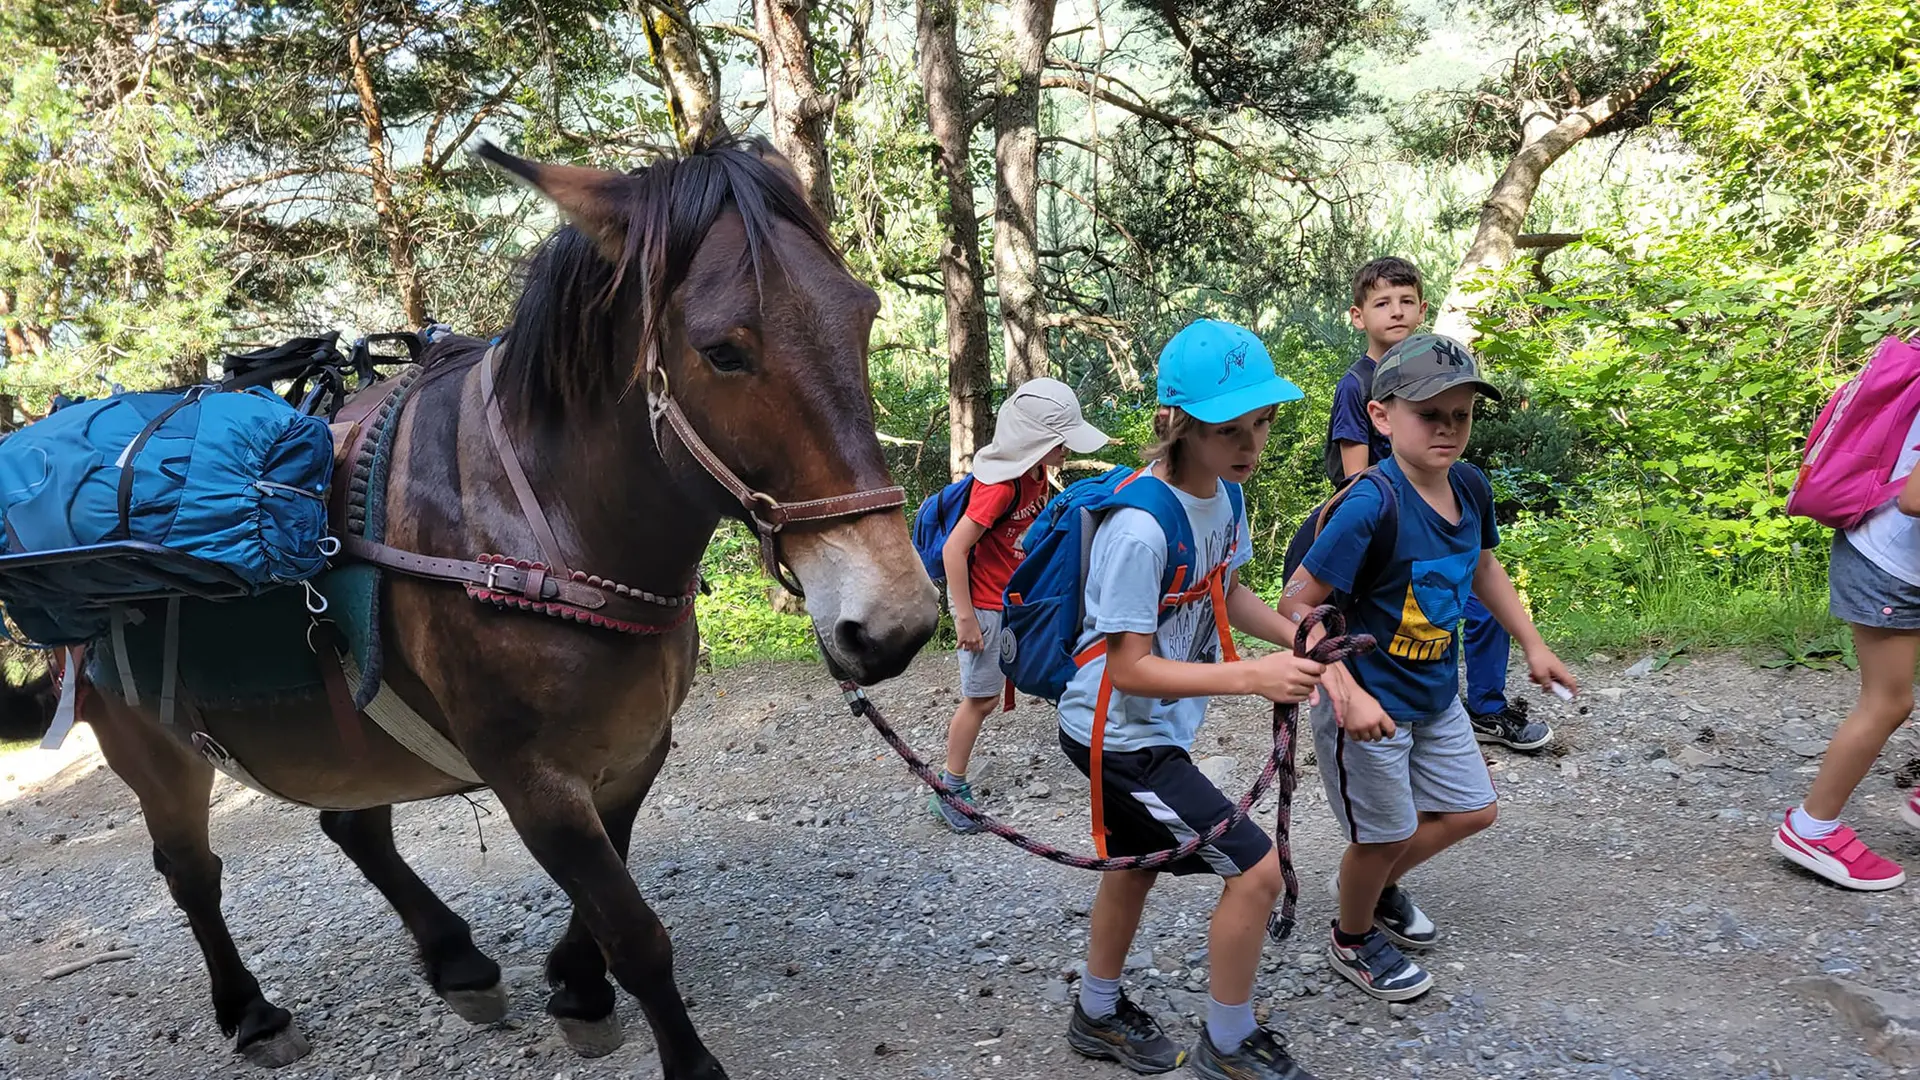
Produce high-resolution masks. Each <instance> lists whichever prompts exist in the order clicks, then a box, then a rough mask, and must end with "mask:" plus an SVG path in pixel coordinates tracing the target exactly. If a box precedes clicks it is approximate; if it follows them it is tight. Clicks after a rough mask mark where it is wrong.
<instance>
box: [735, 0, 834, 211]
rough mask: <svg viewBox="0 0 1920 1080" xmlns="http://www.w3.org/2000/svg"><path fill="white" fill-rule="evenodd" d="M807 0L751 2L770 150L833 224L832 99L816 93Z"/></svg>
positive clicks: (816, 83) (815, 207) (809, 199)
mask: <svg viewBox="0 0 1920 1080" xmlns="http://www.w3.org/2000/svg"><path fill="white" fill-rule="evenodd" d="M808 6H809V4H808V0H754V5H753V22H754V26H755V28H756V29H757V30H758V32H759V34H760V66H761V69H762V70H763V71H764V72H765V73H766V80H767V109H768V111H770V112H771V113H772V114H773V117H772V119H773V123H772V127H773V148H774V149H776V150H778V151H780V153H781V154H783V155H785V156H786V159H787V163H788V164H790V165H792V166H793V172H794V175H795V176H797V177H798V178H799V180H800V190H802V191H804V192H806V194H807V201H808V202H810V203H812V204H813V208H814V209H815V210H816V211H818V212H819V214H820V217H821V219H822V220H824V221H832V220H833V174H832V173H831V172H830V171H829V170H828V166H827V121H828V120H829V119H830V118H831V117H832V116H833V110H834V107H835V105H836V104H837V101H836V98H835V95H833V94H823V93H821V92H820V81H819V79H818V78H817V77H815V75H814V70H813V38H812V35H811V34H810V33H809V32H808V30H807V14H808V11H807V9H808Z"/></svg>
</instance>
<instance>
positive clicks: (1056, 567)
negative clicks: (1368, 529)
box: [1000, 465, 1245, 731]
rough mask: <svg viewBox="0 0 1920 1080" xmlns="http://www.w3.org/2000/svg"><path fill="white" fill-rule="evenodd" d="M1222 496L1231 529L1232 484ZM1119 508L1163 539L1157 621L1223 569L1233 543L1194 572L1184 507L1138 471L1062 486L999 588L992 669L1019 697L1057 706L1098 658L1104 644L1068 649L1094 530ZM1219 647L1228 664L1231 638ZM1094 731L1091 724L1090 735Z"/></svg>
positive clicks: (1074, 640)
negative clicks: (1217, 561)
mask: <svg viewBox="0 0 1920 1080" xmlns="http://www.w3.org/2000/svg"><path fill="white" fill-rule="evenodd" d="M1226 489H1227V496H1228V498H1229V499H1230V500H1231V501H1232V503H1233V516H1234V520H1235V521H1236V522H1237V521H1238V520H1239V519H1240V514H1241V508H1242V507H1243V506H1244V505H1245V502H1244V496H1243V495H1242V494H1241V491H1240V485H1238V484H1227V485H1226ZM1126 506H1130V507H1133V508H1135V509H1138V510H1145V511H1146V512H1147V513H1149V514H1152V515H1153V518H1154V520H1155V521H1157V522H1159V523H1160V529H1161V531H1162V532H1164V533H1165V534H1166V536H1167V549H1168V558H1167V569H1166V573H1165V574H1164V575H1163V576H1162V578H1161V582H1160V592H1161V600H1160V604H1161V618H1162V619H1164V618H1165V617H1166V616H1167V614H1168V613H1170V612H1171V611H1172V610H1173V609H1174V608H1176V607H1180V606H1181V605H1183V604H1189V603H1192V602H1193V601H1195V600H1198V599H1199V598H1200V597H1202V596H1206V595H1208V594H1209V590H1210V586H1211V585H1213V584H1216V583H1218V582H1217V581H1216V579H1218V578H1220V577H1221V576H1222V575H1223V574H1224V570H1225V567H1226V566H1227V565H1230V564H1231V562H1232V559H1233V551H1234V548H1235V547H1237V545H1238V541H1237V540H1236V542H1235V544H1234V545H1230V546H1229V547H1228V550H1227V554H1226V557H1225V559H1223V560H1222V563H1221V565H1220V566H1219V567H1203V566H1200V565H1198V563H1197V560H1198V559H1199V557H1200V552H1199V550H1198V548H1197V546H1196V545H1195V544H1194V540H1193V526H1192V524H1191V523H1190V522H1189V521H1188V520H1187V511H1186V507H1184V506H1182V505H1181V504H1180V500H1179V498H1178V497H1177V496H1175V495H1174V493H1173V489H1172V488H1170V487H1168V486H1167V485H1166V483H1165V482H1164V481H1162V480H1160V479H1159V478H1157V477H1155V476H1153V475H1152V474H1151V473H1149V472H1148V471H1147V470H1146V469H1134V468H1130V467H1128V466H1125V465H1122V466H1118V467H1116V468H1114V469H1111V470H1109V471H1108V472H1106V473H1105V474H1103V475H1101V476H1097V477H1090V478H1088V479H1086V480H1080V481H1076V482H1075V483H1073V484H1070V485H1068V487H1067V489H1066V490H1065V491H1062V492H1061V493H1060V494H1058V495H1055V496H1054V497H1053V500H1052V501H1051V502H1049V503H1047V505H1046V508H1045V509H1044V510H1042V511H1040V516H1039V517H1038V518H1037V519H1035V521H1034V523H1033V525H1032V526H1031V527H1029V528H1028V529H1027V535H1026V543H1025V545H1024V546H1025V548H1026V560H1025V561H1024V562H1022V563H1021V564H1020V568H1019V569H1018V570H1015V571H1014V572H1013V578H1012V579H1011V580H1010V581H1008V582H1007V591H1006V596H1005V598H1004V604H1005V608H1004V618H1005V622H1004V624H1003V626H1002V629H1001V637H1000V642H1001V645H1000V670H1001V671H1003V672H1005V673H1006V676H1007V678H1008V679H1009V680H1011V681H1012V682H1013V685H1014V687H1015V688H1016V689H1018V690H1020V691H1021V692H1022V693H1026V694H1032V695H1033V696H1035V697H1040V698H1045V699H1047V700H1048V701H1054V702H1058V701H1059V700H1060V697H1061V695H1062V694H1065V693H1066V690H1067V684H1068V683H1069V682H1071V681H1073V673H1074V672H1075V671H1077V670H1079V669H1080V667H1081V666H1083V665H1084V664H1086V663H1087V662H1088V661H1090V660H1092V659H1094V658H1095V657H1097V656H1099V655H1101V653H1102V652H1103V651H1104V647H1105V642H1097V643H1095V645H1094V646H1093V647H1092V648H1090V649H1089V650H1087V652H1086V653H1085V654H1083V655H1076V654H1075V652H1074V649H1075V647H1076V646H1077V645H1078V644H1079V638H1080V629H1081V624H1082V622H1083V621H1084V612H1083V609H1082V602H1083V599H1084V597H1085V593H1086V583H1087V569H1088V562H1089V560H1090V558H1091V556H1092V553H1093V534H1094V531H1095V530H1096V529H1098V528H1099V523H1100V519H1101V518H1102V517H1104V516H1105V515H1106V513H1107V512H1108V511H1110V510H1115V509H1118V508H1120V507H1126ZM1223 610H1224V609H1223ZM1221 644H1222V648H1223V650H1224V651H1225V653H1226V655H1227V656H1228V657H1229V658H1232V655H1233V643H1232V641H1231V639H1230V638H1228V637H1227V636H1226V635H1224V634H1223V635H1222V642H1221ZM1101 726H1102V725H1100V724H1098V723H1096V724H1095V730H1096V731H1098V730H1099V728H1100V727H1101Z"/></svg>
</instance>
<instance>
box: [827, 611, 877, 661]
mask: <svg viewBox="0 0 1920 1080" xmlns="http://www.w3.org/2000/svg"><path fill="white" fill-rule="evenodd" d="M833 643H834V644H835V645H838V646H840V651H841V652H843V653H845V654H847V655H848V656H858V657H867V656H871V655H872V650H873V648H874V641H873V636H872V635H871V634H869V633H867V624H866V623H863V622H861V621H860V620H858V619H842V620H840V622H838V623H837V624H835V625H834V628H833Z"/></svg>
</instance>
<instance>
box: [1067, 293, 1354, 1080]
mask: <svg viewBox="0 0 1920 1080" xmlns="http://www.w3.org/2000/svg"><path fill="white" fill-rule="evenodd" d="M1159 391H1160V393H1159V400H1160V407H1159V409H1158V410H1157V411H1156V412H1155V414H1154V421H1153V431H1154V438H1155V442H1154V445H1153V446H1152V447H1151V448H1150V449H1149V450H1148V452H1147V457H1148V460H1149V462H1150V464H1149V466H1148V467H1147V469H1146V470H1143V472H1142V474H1141V475H1140V476H1139V477H1138V479H1137V480H1135V481H1133V482H1136V483H1164V484H1166V485H1168V486H1169V487H1170V488H1171V489H1172V491H1173V493H1174V494H1175V495H1176V496H1177V497H1178V500H1179V503H1180V505H1181V507H1182V508H1183V509H1184V510H1185V511H1186V514H1187V518H1188V521H1189V523H1190V524H1191V526H1192V531H1193V537H1194V543H1195V545H1196V546H1197V547H1198V549H1199V555H1200V558H1199V559H1198V560H1196V563H1195V564H1196V565H1198V566H1202V567H1212V568H1213V569H1212V570H1211V572H1210V573H1209V574H1208V577H1207V579H1206V580H1207V586H1208V587H1207V588H1204V589H1197V590H1190V594H1191V593H1197V594H1198V595H1197V596H1195V598H1194V599H1193V600H1192V601H1191V602H1188V603H1184V604H1179V605H1176V606H1172V607H1171V608H1170V609H1168V610H1166V611H1163V610H1162V596H1161V582H1162V574H1163V573H1164V571H1165V569H1166V567H1167V564H1168V558H1169V552H1168V539H1167V536H1166V533H1165V531H1164V530H1163V529H1162V528H1161V526H1160V524H1159V522H1158V521H1157V520H1156V519H1155V518H1154V516H1153V515H1152V514H1150V513H1148V512H1146V511H1144V510H1138V509H1132V508H1120V509H1116V510H1113V511H1111V512H1109V513H1108V515H1107V516H1106V518H1105V519H1104V520H1102V521H1101V522H1100V524H1099V527H1098V529H1097V531H1096V532H1095V533H1094V538H1093V543H1092V551H1091V554H1090V556H1089V561H1088V564H1087V565H1088V570H1087V579H1086V581H1085V583H1084V586H1085V590H1086V592H1085V596H1084V604H1083V608H1084V618H1083V622H1082V625H1081V633H1080V637H1079V640H1078V641H1077V642H1076V643H1075V646H1074V650H1075V654H1076V655H1081V656H1089V655H1091V656H1092V658H1091V659H1089V660H1088V661H1087V662H1086V664H1085V666H1083V667H1081V668H1080V669H1079V671H1078V672H1077V673H1076V675H1075V676H1074V678H1073V681H1072V682H1071V683H1070V684H1069V685H1068V687H1067V691H1066V693H1065V694H1064V695H1063V696H1062V697H1061V699H1060V746H1061V748H1062V749H1063V750H1065V751H1066V754H1067V756H1068V758H1070V759H1071V760H1072V761H1073V763H1074V764H1075V765H1076V766H1077V767H1078V768H1079V769H1080V770H1081V771H1082V772H1084V773H1088V774H1089V775H1091V773H1092V755H1093V751H1092V749H1091V747H1092V744H1093V738H1092V733H1093V730H1094V725H1095V724H1096V723H1098V724H1100V725H1102V727H1101V730H1102V732H1103V742H1104V754H1103V756H1102V758H1101V765H1102V768H1101V790H1100V791H1098V792H1095V793H1094V798H1095V799H1096V800H1097V802H1096V805H1097V806H1099V807H1100V808H1101V809H1102V812H1103V815H1104V820H1105V824H1106V828H1107V850H1108V851H1109V852H1110V853H1112V854H1115V855H1137V854H1146V853H1149V852H1153V851H1160V850H1164V849H1166V848H1171V847H1175V846H1177V845H1178V844H1179V843H1181V842H1182V841H1184V840H1187V839H1189V838H1191V837H1194V836H1197V835H1201V834H1204V833H1205V832H1207V831H1208V830H1209V829H1211V828H1213V827H1214V826H1215V825H1217V824H1219V823H1220V822H1222V821H1224V820H1226V819H1228V818H1229V817H1231V816H1232V814H1233V803H1232V802H1231V801H1229V800H1228V799H1227V797H1226V796H1225V795H1224V794H1222V793H1221V792H1220V789H1219V788H1217V787H1215V786H1214V785H1213V782H1212V781H1210V780H1208V779H1207V777H1206V776H1205V775H1204V774H1203V773H1201V772H1200V770H1199V769H1198V768H1197V767H1196V766H1195V765H1194V762H1193V759H1192V757H1191V756H1190V751H1191V749H1192V747H1193V740H1194V736H1195V734H1196V732H1197V731H1198V730H1199V727H1200V725H1201V723H1202V722H1203V721H1204V720H1205V719H1206V711H1207V698H1208V696H1209V695H1212V694H1252V695H1258V696H1260V697H1264V698H1267V699H1268V700H1270V701H1276V702H1300V701H1303V700H1305V699H1306V698H1307V695H1308V694H1310V693H1311V692H1312V691H1313V688H1314V687H1315V685H1317V684H1318V682H1319V677H1320V672H1321V670H1322V668H1321V665H1319V664H1316V663H1314V662H1313V661H1311V660H1307V659H1304V658H1301V657H1296V656H1294V655H1293V653H1292V652H1291V651H1290V650H1283V651H1281V652H1278V653H1275V654H1272V655H1269V656H1265V657H1261V658H1259V659H1256V660H1246V661H1242V662H1240V663H1230V664H1222V663H1219V662H1218V661H1219V660H1220V659H1221V656H1222V653H1223V645H1224V644H1226V643H1225V642H1223V640H1222V638H1223V637H1224V635H1225V628H1224V626H1223V625H1222V623H1221V622H1220V621H1218V620H1217V619H1216V614H1215V612H1214V598H1215V597H1218V598H1220V599H1221V602H1222V603H1223V606H1224V607H1225V614H1226V619H1225V622H1226V623H1230V624H1231V625H1232V627H1233V628H1234V629H1237V630H1240V631H1242V632H1244V633H1247V634H1250V635H1252V636H1254V637H1257V638H1262V639H1265V640H1267V641H1271V642H1283V641H1290V640H1291V638H1292V634H1293V624H1291V623H1289V622H1287V621H1286V620H1285V619H1283V618H1282V617H1281V616H1280V614H1279V613H1278V612H1276V611H1275V610H1274V609H1272V608H1271V607H1268V606H1267V605H1266V604H1265V603H1263V602H1262V601H1261V600H1260V598H1259V597H1258V596H1256V595H1254V593H1253V592H1252V590H1250V589H1248V588H1247V587H1246V586H1245V585H1243V584H1241V583H1240V582H1239V581H1238V580H1236V578H1235V576H1234V575H1235V572H1236V571H1237V570H1238V569H1239V568H1240V567H1241V566H1243V565H1245V564H1246V562H1247V560H1249V559H1250V558H1252V557H1253V550H1252V546H1251V545H1252V539H1253V530H1252V529H1251V528H1250V527H1249V525H1248V522H1247V518H1246V514H1245V511H1244V509H1241V510H1239V511H1238V512H1236V509H1235V508H1236V506H1237V505H1241V500H1239V499H1237V498H1234V497H1231V492H1230V486H1231V485H1238V484H1240V483H1243V482H1244V481H1245V480H1246V479H1247V477H1248V476H1250V475H1252V473H1253V470H1254V467H1255V466H1256V465H1257V464H1259V461H1260V454H1261V451H1262V450H1264V449H1265V447H1266V444H1267V435H1268V432H1269V430H1270V429H1271V426H1272V423H1273V416H1274V410H1275V407H1276V406H1277V405H1279V404H1280V403H1281V402H1287V401H1298V400H1299V399H1300V397H1301V394H1300V390H1299V389H1298V388H1297V387H1295V386H1294V385H1293V384H1292V383H1290V382H1288V381H1287V380H1285V379H1283V378H1281V377H1280V376H1279V375H1278V374H1276V373H1275V372H1274V369H1273V360H1272V358H1271V357H1269V356H1268V355H1267V350H1266V347H1265V346H1264V345H1262V344H1261V342H1260V339H1259V338H1258V337H1255V336H1254V335H1253V333H1252V332H1251V331H1249V330H1246V329H1245V328H1243V327H1239V326H1235V325H1234V324H1232V323H1225V322H1216V321H1213V320H1206V319H1203V320H1200V321H1198V322H1195V323H1193V324H1191V325H1189V326H1187V327H1186V328H1185V329H1184V330H1182V331H1180V333H1178V334H1177V335H1175V336H1174V338H1173V340H1171V341H1169V342H1168V343H1167V346H1166V348H1165V349H1164V350H1162V351H1161V353H1160V370H1159ZM1185 595H1189V594H1183V598H1184V596H1185ZM1102 646H1104V653H1102V652H1101V651H1100V648H1101V647H1102ZM1228 655H1231V654H1230V653H1229V654H1228ZM1166 869H1167V872H1168V873H1171V874H1216V875H1218V876H1220V877H1221V878H1222V879H1224V881H1225V888H1224V890H1223V891H1222V893H1221V897H1220V902H1219V904H1218V905H1217V906H1216V907H1215V909H1214V913H1213V920H1212V927H1211V930H1210V932H1209V934H1208V938H1207V957H1208V963H1209V966H1210V968H1211V969H1212V970H1211V972H1210V977H1211V987H1210V989H1211V991H1212V1002H1211V1004H1210V1005H1209V1006H1208V1010H1207V1022H1206V1030H1205V1031H1203V1032H1202V1033H1201V1035H1200V1038H1199V1040H1198V1042H1197V1044H1196V1046H1195V1048H1194V1049H1193V1051H1192V1052H1191V1054H1189V1053H1188V1052H1186V1051H1182V1050H1180V1049H1178V1048H1177V1047H1175V1045H1174V1044H1173V1042H1172V1041H1171V1040H1170V1039H1168V1038H1167V1036H1166V1035H1165V1034H1164V1033H1163V1032H1162V1031H1161V1030H1160V1026H1159V1025H1158V1024H1157V1023H1156V1022H1155V1021H1154V1019H1153V1018H1152V1017H1151V1016H1149V1015H1148V1014H1147V1013H1146V1012H1145V1010H1143V1009H1141V1008H1140V1007H1139V1006H1137V1005H1135V1004H1134V1003H1133V1002H1131V1001H1129V1000H1127V998H1126V996H1125V995H1124V994H1123V993H1122V992H1121V989H1120V978H1121V973H1122V965H1123V964H1124V962H1125V958H1126V955H1127V951H1128V950H1129V949H1130V948H1131V947H1132V944H1133V936H1134V933H1135V932H1136V931H1137V930H1138V928H1139V925H1140V914H1141V911H1142V910H1143V909H1144V908H1145V906H1146V902H1147V892H1148V890H1150V889H1151V888H1152V887H1153V883H1154V880H1155V878H1156V876H1157V875H1156V874H1155V873H1153V872H1149V871H1138V870H1132V871H1116V872H1113V873H1108V874H1104V875H1102V876H1101V882H1100V891H1099V895H1098V896H1097V897H1096V898H1095V900H1094V904H1093V910H1092V912H1091V915H1092V932H1091V934H1090V935H1089V940H1088V949H1087V971H1086V977H1085V978H1084V979H1082V980H1081V983H1080V993H1079V999H1078V1001H1077V1002H1076V1003H1075V1005H1074V1010H1073V1017H1072V1020H1071V1022H1070V1023H1069V1026H1068V1029H1067V1039H1068V1042H1069V1044H1070V1045H1071V1046H1072V1047H1073V1048H1074V1049H1075V1050H1076V1051H1078V1052H1080V1053H1081V1054H1084V1055H1086V1056H1088V1057H1096V1058H1106V1059H1110V1060H1113V1061H1118V1062H1119V1063H1121V1064H1122V1065H1125V1066H1126V1067H1127V1068H1129V1069H1132V1070H1133V1071H1135V1072H1140V1073H1159V1072H1168V1071H1171V1070H1173V1069H1176V1068H1179V1067H1180V1065H1181V1064H1183V1063H1190V1065H1191V1068H1192V1071H1193V1072H1194V1073H1195V1074H1197V1075H1199V1076H1202V1077H1207V1078H1209V1080H1312V1077H1311V1076H1310V1074H1308V1073H1307V1072H1306V1071H1305V1070H1304V1069H1302V1068H1300V1066H1299V1065H1297V1064H1295V1063H1294V1061H1293V1059H1292V1057H1290V1056H1289V1055H1288V1053H1287V1049H1286V1043H1285V1041H1284V1040H1283V1039H1282V1038H1281V1037H1280V1036H1278V1035H1276V1034H1275V1033H1273V1032H1272V1031H1270V1030H1268V1029H1266V1028H1264V1027H1261V1026H1260V1025H1259V1024H1258V1023H1256V1022H1255V1020H1254V1016H1253V981H1254V974H1255V972H1256V970H1257V968H1258V965H1259V962H1260V950H1261V946H1262V944H1263V943H1264V941H1265V939H1266V924H1267V916H1268V914H1269V913H1270V912H1271V911H1272V910H1273V905H1274V903H1275V901H1276V900H1278V899H1279V896H1280V892H1281V889H1282V888H1283V882H1282V880H1281V874H1280V862H1279V859H1278V856H1277V855H1276V853H1275V849H1274V846H1273V841H1272V839H1271V838H1270V837H1268V835H1267V834H1266V832H1265V830H1263V829H1261V827H1260V826H1259V825H1257V824H1255V823H1254V822H1252V821H1250V820H1242V821H1241V822H1239V823H1238V824H1237V825H1235V826H1234V827H1233V828H1232V829H1229V830H1228V831H1227V832H1226V834H1225V835H1223V836H1222V837H1221V838H1220V839H1219V840H1218V841H1217V842H1216V843H1214V844H1212V845H1209V846H1206V847H1203V848H1201V849H1200V850H1199V851H1198V852H1197V853H1196V854H1194V855H1192V856H1190V857H1189V858H1187V859H1185V860H1182V861H1181V862H1177V863H1174V864H1172V865H1170V866H1168V867H1167V868H1166Z"/></svg>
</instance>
